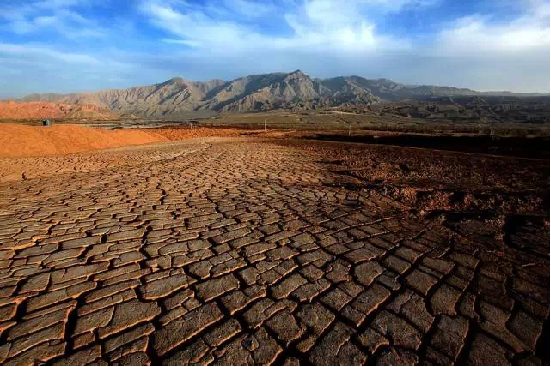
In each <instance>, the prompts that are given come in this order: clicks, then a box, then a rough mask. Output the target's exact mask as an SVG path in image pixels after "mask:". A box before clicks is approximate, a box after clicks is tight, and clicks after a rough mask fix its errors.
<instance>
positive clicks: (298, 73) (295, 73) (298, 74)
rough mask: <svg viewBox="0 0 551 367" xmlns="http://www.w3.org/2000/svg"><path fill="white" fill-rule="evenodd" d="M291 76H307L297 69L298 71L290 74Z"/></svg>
mask: <svg viewBox="0 0 551 367" xmlns="http://www.w3.org/2000/svg"><path fill="white" fill-rule="evenodd" d="M289 75H297V76H305V75H306V74H304V73H303V72H302V70H300V69H297V70H295V71H293V72H291V73H289Z"/></svg>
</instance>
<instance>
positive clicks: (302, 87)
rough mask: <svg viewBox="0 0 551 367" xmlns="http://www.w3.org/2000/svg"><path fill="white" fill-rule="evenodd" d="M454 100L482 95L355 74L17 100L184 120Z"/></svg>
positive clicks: (175, 83) (177, 82) (276, 76)
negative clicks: (208, 114)
mask: <svg viewBox="0 0 551 367" xmlns="http://www.w3.org/2000/svg"><path fill="white" fill-rule="evenodd" d="M459 95H461V96H475V95H485V94H484V93H480V92H477V91H474V90H471V89H466V88H454V87H437V86H412V85H405V84H400V83H396V82H393V81H392V80H388V79H373V80H369V79H365V78H362V77H360V76H356V75H352V76H339V77H335V78H329V79H317V78H311V77H310V76H308V75H306V74H304V73H303V72H302V71H300V70H295V71H293V72H291V73H271V74H261V75H249V76H245V77H242V78H238V79H235V80H233V81H223V80H211V81H208V82H192V81H188V80H184V79H182V78H173V79H170V80H167V81H166V82H163V83H159V84H154V85H150V86H144V87H133V88H128V89H111V90H103V91H99V92H94V93H71V94H51V93H49V94H48V93H47V94H31V95H28V96H26V97H25V98H24V99H23V100H25V101H50V102H59V103H67V104H94V105H97V106H101V107H104V108H108V109H110V110H112V111H117V112H119V113H122V114H125V115H132V116H142V117H163V116H179V115H180V116H184V115H186V113H189V112H190V111H201V110H210V111H261V110H272V109H278V108H285V109H293V110H304V109H313V108H319V107H323V108H327V107H342V106H348V107H349V106H351V105H352V106H367V105H370V104H373V103H377V102H379V101H397V100H403V99H422V98H433V97H442V96H459Z"/></svg>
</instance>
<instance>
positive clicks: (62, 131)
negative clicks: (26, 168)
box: [0, 124, 168, 157]
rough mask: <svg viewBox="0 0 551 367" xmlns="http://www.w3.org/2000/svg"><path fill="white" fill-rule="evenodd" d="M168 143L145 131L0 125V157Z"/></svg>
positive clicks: (65, 126)
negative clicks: (160, 142) (159, 142)
mask: <svg viewBox="0 0 551 367" xmlns="http://www.w3.org/2000/svg"><path fill="white" fill-rule="evenodd" d="M166 140H168V139H167V138H165V137H164V136H161V135H159V134H155V133H154V132H148V131H144V130H102V129H93V128H87V127H81V126H76V125H53V126H50V127H42V126H30V125H22V124H0V157H30V156H42V155H54V154H67V153H77V152H84V151H88V150H96V149H103V148H115V147H122V146H126V145H138V144H147V143H153V142H158V141H166Z"/></svg>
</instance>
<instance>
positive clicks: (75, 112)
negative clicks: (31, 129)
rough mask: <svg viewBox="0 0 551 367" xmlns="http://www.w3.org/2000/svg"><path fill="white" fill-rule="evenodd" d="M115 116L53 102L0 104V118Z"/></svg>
mask: <svg viewBox="0 0 551 367" xmlns="http://www.w3.org/2000/svg"><path fill="white" fill-rule="evenodd" d="M115 117H117V114H116V113H114V112H111V111H109V110H107V109H105V108H102V107H98V106H96V105H91V104H82V105H74V104H73V105H71V104H66V103H54V102H14V101H8V102H0V118H6V119H32V118H115Z"/></svg>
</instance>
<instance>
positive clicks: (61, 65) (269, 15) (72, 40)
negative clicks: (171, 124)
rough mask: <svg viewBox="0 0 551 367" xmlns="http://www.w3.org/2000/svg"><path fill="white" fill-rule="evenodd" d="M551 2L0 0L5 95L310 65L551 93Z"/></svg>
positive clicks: (327, 72)
mask: <svg viewBox="0 0 551 367" xmlns="http://www.w3.org/2000/svg"><path fill="white" fill-rule="evenodd" d="M549 16H550V13H549V1H543V0H464V1H460V0H340V1H339V0H263V1H256V0H164V1H163V0H20V1H7V0H0V29H1V32H0V98H18V97H22V96H24V95H26V94H28V93H32V92H40V93H45V92H62V93H65V92H82V91H94V90H98V89H105V88H126V87H130V86H139V85H149V84H154V83H158V82H162V81H164V80H167V79H170V78H172V77H175V76H181V77H183V78H184V79H189V80H209V79H226V80H228V79H234V78H237V77H240V76H243V75H247V74H260V73H269V72H276V71H292V70H295V69H301V70H302V71H304V72H305V73H307V74H310V75H311V76H313V77H321V78H324V77H330V76H337V75H351V74H356V75H360V76H363V77H366V78H389V79H393V80H395V81H397V82H402V83H408V84H434V85H447V86H456V87H467V88H473V89H477V90H483V91H487V90H511V91H515V92H549V79H550V72H549V70H550V68H549V62H550V57H549V55H550V25H549V23H550V22H549Z"/></svg>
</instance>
